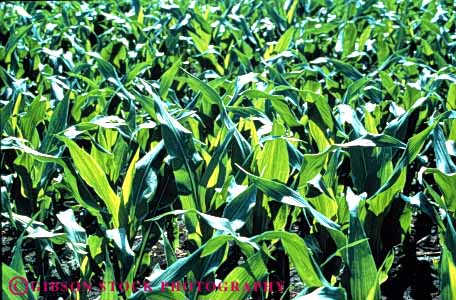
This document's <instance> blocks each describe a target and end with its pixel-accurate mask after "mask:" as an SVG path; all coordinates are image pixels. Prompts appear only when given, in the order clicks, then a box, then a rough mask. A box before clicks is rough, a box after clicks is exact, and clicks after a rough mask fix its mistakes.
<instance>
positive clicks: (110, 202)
mask: <svg viewBox="0 0 456 300" xmlns="http://www.w3.org/2000/svg"><path fill="white" fill-rule="evenodd" d="M58 138H59V139H60V140H62V141H63V142H64V143H65V144H66V145H67V147H68V150H70V154H71V157H72V158H73V162H74V165H75V167H76V169H77V170H78V172H79V175H81V177H82V179H84V181H85V182H86V183H87V184H88V185H89V186H91V187H92V188H93V189H94V190H95V192H96V193H97V195H98V196H100V198H101V199H102V200H103V202H104V203H105V205H106V207H107V208H108V210H109V212H110V214H111V215H112V222H113V225H114V227H115V228H117V227H119V225H120V221H119V220H120V219H121V216H120V214H121V211H120V199H119V197H118V196H117V195H116V194H115V193H114V191H113V190H112V188H111V186H110V184H109V182H108V179H107V178H106V174H105V173H104V172H103V170H102V169H101V167H100V165H99V164H98V163H97V162H96V161H95V159H93V157H92V156H90V155H89V154H88V153H87V152H85V151H84V150H83V149H81V148H80V147H79V146H78V145H77V144H76V143H75V142H73V141H72V140H70V139H68V138H66V137H63V136H59V137H58Z"/></svg>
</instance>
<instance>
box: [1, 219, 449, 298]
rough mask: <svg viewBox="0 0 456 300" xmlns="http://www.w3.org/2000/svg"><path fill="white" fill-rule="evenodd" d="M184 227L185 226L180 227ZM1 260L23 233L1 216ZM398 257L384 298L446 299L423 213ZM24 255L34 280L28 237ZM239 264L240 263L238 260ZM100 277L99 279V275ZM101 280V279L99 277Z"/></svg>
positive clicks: (66, 261)
mask: <svg viewBox="0 0 456 300" xmlns="http://www.w3.org/2000/svg"><path fill="white" fill-rule="evenodd" d="M181 227H183V226H181ZM1 229H2V262H3V263H6V264H8V265H9V264H10V263H11V259H12V255H13V249H14V246H15V243H16V241H17V239H18V237H19V235H20V232H18V231H17V230H16V229H14V228H13V227H12V226H11V225H10V224H9V223H8V222H7V219H5V218H4V217H2V228H1ZM181 231H182V234H181V236H180V242H181V245H184V240H185V238H186V236H185V228H181ZM394 249H395V259H394V263H393V266H392V268H391V271H390V273H389V277H388V280H387V281H386V282H385V283H383V285H382V300H399V299H403V300H444V299H441V298H440V296H439V289H438V287H439V279H438V272H437V270H436V268H435V266H434V262H437V261H438V259H439V256H440V246H439V240H438V233H437V229H436V227H435V226H434V225H432V223H431V221H430V220H429V219H428V218H427V217H426V216H424V215H417V216H415V218H414V221H413V225H412V232H411V234H410V235H408V236H407V237H406V239H405V241H404V243H403V244H402V245H399V246H396V247H395V248H394ZM22 250H23V251H22V255H23V259H24V264H25V265H26V268H27V269H28V274H27V277H28V279H29V280H34V275H33V272H34V271H32V270H31V269H30V267H31V266H35V267H36V264H37V263H38V262H37V261H36V260H37V257H36V249H35V243H34V242H33V241H31V240H25V241H24V243H23V249H22ZM56 251H57V252H58V253H57V254H58V255H59V258H60V260H61V262H62V265H63V266H64V269H65V270H64V272H65V273H66V274H71V275H70V276H71V277H72V278H71V279H72V280H74V281H78V280H79V278H78V274H79V271H78V269H77V268H75V266H74V264H73V263H72V255H71V254H70V251H68V249H67V248H66V247H56ZM150 252H151V254H152V261H153V263H154V264H155V263H158V264H159V265H161V266H164V265H165V264H166V258H165V255H164V251H163V247H162V245H160V243H158V244H157V245H156V246H153V247H152V249H151V250H150ZM187 254H188V251H186V249H185V248H183V249H178V250H177V251H176V255H177V257H178V258H180V257H184V256H186V255H187ZM236 263H239V262H238V261H236ZM49 274H50V277H49V278H48V279H47V280H49V281H52V280H55V281H60V280H61V278H60V276H59V273H58V272H57V270H56V269H55V268H54V269H52V267H51V268H50V269H49ZM99 279H100V278H99ZM99 279H98V280H99ZM303 287H304V286H303V284H302V283H301V280H300V278H299V276H298V275H297V273H296V271H295V270H294V269H291V270H290V290H289V291H290V295H291V297H294V296H295V295H296V294H297V293H299V292H300V291H301V290H302V289H303ZM98 296H99V292H97V291H96V290H93V291H91V293H90V295H89V298H90V299H95V298H97V297H98ZM59 297H62V299H66V298H67V297H68V295H67V294H66V293H64V292H58V293H56V292H48V293H46V292H41V297H40V299H43V300H44V299H58V298H59Z"/></svg>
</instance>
